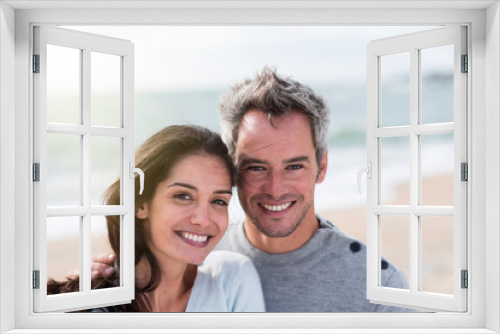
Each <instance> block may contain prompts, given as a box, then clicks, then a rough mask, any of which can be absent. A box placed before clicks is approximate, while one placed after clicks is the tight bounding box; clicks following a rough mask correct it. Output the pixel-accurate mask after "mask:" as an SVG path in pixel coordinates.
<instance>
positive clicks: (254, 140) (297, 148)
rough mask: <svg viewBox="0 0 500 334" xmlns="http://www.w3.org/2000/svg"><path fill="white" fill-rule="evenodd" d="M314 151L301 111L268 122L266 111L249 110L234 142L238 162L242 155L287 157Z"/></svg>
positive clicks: (307, 121) (307, 123)
mask: <svg viewBox="0 0 500 334" xmlns="http://www.w3.org/2000/svg"><path fill="white" fill-rule="evenodd" d="M314 152H315V150H314V145H313V140H312V135H311V130H310V126H309V120H308V119H307V117H305V116H304V115H302V114H300V113H296V112H291V113H288V114H286V116H279V117H277V118H273V124H270V122H269V120H268V117H267V114H265V113H264V112H262V111H260V110H258V109H257V110H250V111H248V112H247V114H245V117H244V118H243V120H242V122H241V124H240V127H239V133H238V142H237V145H236V153H237V156H238V161H240V162H241V159H242V158H251V159H262V160H275V159H279V160H288V159H293V158H296V157H299V156H311V155H314Z"/></svg>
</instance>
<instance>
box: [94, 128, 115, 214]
mask: <svg viewBox="0 0 500 334" xmlns="http://www.w3.org/2000/svg"><path fill="white" fill-rule="evenodd" d="M120 158H121V138H117V137H102V136H92V138H91V161H92V175H91V192H92V194H91V196H92V198H91V205H103V204H105V203H104V198H103V195H104V191H105V190H106V189H107V188H108V187H109V186H110V185H111V184H113V183H114V182H115V181H117V180H119V178H120Z"/></svg>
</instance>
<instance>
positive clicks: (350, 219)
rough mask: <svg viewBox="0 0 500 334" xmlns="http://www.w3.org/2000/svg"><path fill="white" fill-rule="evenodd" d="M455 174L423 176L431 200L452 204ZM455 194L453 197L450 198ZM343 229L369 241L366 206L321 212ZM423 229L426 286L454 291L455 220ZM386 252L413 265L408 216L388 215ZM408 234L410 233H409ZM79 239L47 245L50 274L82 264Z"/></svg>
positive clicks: (102, 249) (97, 240)
mask: <svg viewBox="0 0 500 334" xmlns="http://www.w3.org/2000/svg"><path fill="white" fill-rule="evenodd" d="M452 178H453V176H452V175H439V176H434V177H428V178H425V179H424V180H423V184H422V187H423V189H424V196H425V200H426V201H427V203H436V204H435V205H446V204H447V203H450V204H448V205H451V203H452V202H453V197H452V196H453V192H452V191H449V188H450V185H452V184H453V182H452V181H453V180H452ZM406 194H408V185H401V186H399V187H398V188H397V195H396V198H395V199H394V201H393V202H392V203H387V204H402V202H404V199H405V198H407V195H406ZM450 196H451V198H450ZM321 214H322V215H323V216H324V217H325V218H327V219H328V220H330V221H332V222H333V223H334V224H336V225H337V226H338V227H339V228H340V229H341V230H342V231H344V232H345V233H347V234H349V235H350V236H352V237H354V238H356V239H358V240H360V241H362V242H363V243H366V208H365V207H357V208H342V209H338V210H331V211H327V212H321ZM423 224H424V229H423V232H422V258H423V260H422V290H424V291H429V292H439V293H449V294H452V292H453V276H452V270H453V221H452V219H450V218H427V220H425V221H424V223H423ZM382 234H383V235H382V255H383V256H384V257H386V258H387V259H388V260H389V261H391V262H392V263H394V264H395V265H396V266H398V267H399V268H401V269H402V270H403V271H404V272H406V273H407V277H408V272H409V271H408V265H409V238H408V234H409V228H408V219H407V218H406V220H405V218H404V217H401V216H387V217H384V218H383V220H382ZM405 236H406V237H405ZM78 247H79V241H78V239H76V238H74V239H67V240H57V241H53V242H50V243H49V244H48V249H47V257H48V259H49V260H48V272H49V276H51V277H54V278H56V279H63V278H64V276H65V275H66V274H67V273H68V271H69V270H71V269H74V268H75V267H76V266H77V265H78ZM109 251H110V248H109V246H108V245H107V241H106V238H105V236H99V237H93V238H92V254H103V253H107V252H109Z"/></svg>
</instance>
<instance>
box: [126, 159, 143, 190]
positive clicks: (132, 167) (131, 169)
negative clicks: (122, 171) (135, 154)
mask: <svg viewBox="0 0 500 334" xmlns="http://www.w3.org/2000/svg"><path fill="white" fill-rule="evenodd" d="M129 170H130V175H129V176H130V178H131V179H133V178H134V177H135V175H134V174H135V173H137V174H139V184H140V185H141V189H140V190H139V195H142V191H143V190H144V172H143V171H142V170H141V169H140V168H135V167H134V162H133V161H130V163H129Z"/></svg>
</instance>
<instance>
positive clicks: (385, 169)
mask: <svg viewBox="0 0 500 334" xmlns="http://www.w3.org/2000/svg"><path fill="white" fill-rule="evenodd" d="M380 152H381V153H380V160H381V161H380V196H381V199H380V204H382V205H410V138H409V137H389V138H381V139H380Z"/></svg>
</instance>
